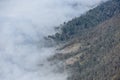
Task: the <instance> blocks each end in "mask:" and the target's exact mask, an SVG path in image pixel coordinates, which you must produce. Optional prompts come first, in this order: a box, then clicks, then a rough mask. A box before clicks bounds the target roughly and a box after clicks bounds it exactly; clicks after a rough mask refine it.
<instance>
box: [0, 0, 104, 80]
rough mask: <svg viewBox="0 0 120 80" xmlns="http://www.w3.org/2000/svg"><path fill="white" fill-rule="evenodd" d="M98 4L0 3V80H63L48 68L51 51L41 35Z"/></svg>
mask: <svg viewBox="0 0 120 80" xmlns="http://www.w3.org/2000/svg"><path fill="white" fill-rule="evenodd" d="M101 1H104V0H0V80H65V79H66V76H67V75H65V74H56V73H53V72H52V71H51V70H53V68H54V67H50V66H49V65H47V64H48V63H47V61H46V58H47V57H49V56H50V55H53V54H54V48H46V47H44V46H42V44H43V42H42V40H43V36H47V35H48V34H52V33H54V30H53V27H54V26H57V25H59V24H61V23H63V22H64V21H68V20H70V19H72V18H73V17H75V16H79V15H80V14H82V13H84V12H86V11H87V10H89V9H91V8H93V7H95V6H96V5H98V4H99V3H100V2H101ZM38 64H44V66H41V67H40V66H38Z"/></svg>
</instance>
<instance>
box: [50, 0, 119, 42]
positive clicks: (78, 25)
mask: <svg viewBox="0 0 120 80" xmlns="http://www.w3.org/2000/svg"><path fill="white" fill-rule="evenodd" d="M118 13H120V0H109V1H108V2H106V3H103V4H101V5H99V6H98V7H96V8H94V9H92V10H90V11H88V12H87V13H86V14H83V15H82V16H80V17H77V18H74V19H73V20H71V21H68V22H67V23H64V24H63V25H61V26H62V27H61V26H60V28H61V31H60V32H58V33H56V34H55V35H53V36H49V37H50V38H52V39H54V40H56V41H57V42H58V41H60V42H61V41H67V40H70V39H72V38H74V37H78V36H84V34H85V33H87V32H88V31H89V29H91V28H93V27H95V26H97V25H98V24H100V23H102V22H104V21H105V20H108V19H110V18H111V17H113V16H114V15H117V14H118Z"/></svg>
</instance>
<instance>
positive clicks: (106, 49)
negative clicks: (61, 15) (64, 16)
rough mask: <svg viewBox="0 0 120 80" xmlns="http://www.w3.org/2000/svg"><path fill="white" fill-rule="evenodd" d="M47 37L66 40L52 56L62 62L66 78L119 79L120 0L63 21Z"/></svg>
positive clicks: (88, 79)
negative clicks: (55, 31) (54, 31)
mask: <svg viewBox="0 0 120 80" xmlns="http://www.w3.org/2000/svg"><path fill="white" fill-rule="evenodd" d="M49 37H50V38H52V39H54V40H55V41H56V42H64V43H65V44H64V45H63V46H62V47H60V48H59V49H58V52H57V53H58V54H56V55H55V56H53V59H58V60H61V61H63V62H64V63H65V69H66V70H65V71H70V73H71V74H70V76H69V77H68V80H120V0H109V1H107V2H106V3H103V4H101V5H99V6H98V7H96V8H94V9H92V10H90V11H89V12H87V13H86V14H83V15H82V16H80V17H78V18H75V19H73V20H71V21H69V22H67V23H64V24H63V25H62V28H61V31H60V32H58V33H56V34H55V35H54V36H49Z"/></svg>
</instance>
